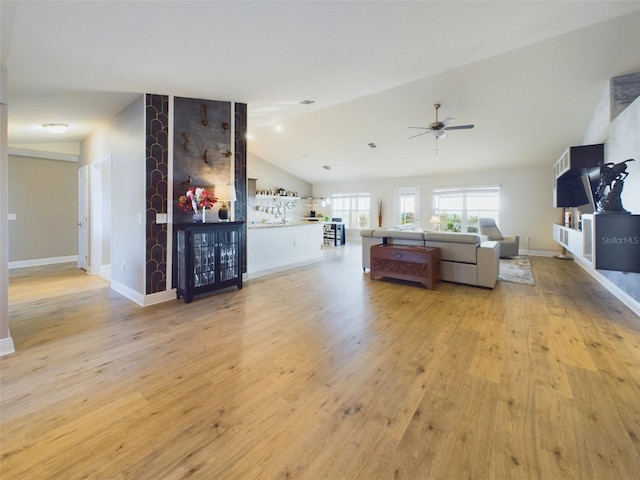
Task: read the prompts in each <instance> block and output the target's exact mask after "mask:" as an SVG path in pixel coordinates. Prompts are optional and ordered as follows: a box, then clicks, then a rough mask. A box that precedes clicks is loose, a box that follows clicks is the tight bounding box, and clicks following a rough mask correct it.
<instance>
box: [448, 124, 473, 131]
mask: <svg viewBox="0 0 640 480" xmlns="http://www.w3.org/2000/svg"><path fill="white" fill-rule="evenodd" d="M473 127H475V125H458V126H457V127H445V130H468V129H470V128H473Z"/></svg>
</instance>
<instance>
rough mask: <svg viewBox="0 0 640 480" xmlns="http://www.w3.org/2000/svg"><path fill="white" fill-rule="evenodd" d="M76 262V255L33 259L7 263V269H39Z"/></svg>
mask: <svg viewBox="0 0 640 480" xmlns="http://www.w3.org/2000/svg"><path fill="white" fill-rule="evenodd" d="M67 262H76V263H77V262H78V255H68V256H66V257H49V258H34V259H33V260H16V261H13V262H9V268H10V269H11V268H23V267H39V266H40V265H53V264H54V263H67Z"/></svg>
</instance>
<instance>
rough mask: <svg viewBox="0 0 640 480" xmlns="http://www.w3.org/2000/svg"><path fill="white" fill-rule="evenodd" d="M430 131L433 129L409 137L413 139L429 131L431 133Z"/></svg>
mask: <svg viewBox="0 0 640 480" xmlns="http://www.w3.org/2000/svg"><path fill="white" fill-rule="evenodd" d="M430 132H431V130H427V131H426V132H422V133H419V134H417V135H414V136H412V137H409V138H410V139H411V138H416V137H419V136H420V135H426V134H427V133H430Z"/></svg>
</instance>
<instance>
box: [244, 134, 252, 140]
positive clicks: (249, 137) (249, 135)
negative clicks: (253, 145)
mask: <svg viewBox="0 0 640 480" xmlns="http://www.w3.org/2000/svg"><path fill="white" fill-rule="evenodd" d="M245 137H246V138H247V140H253V133H247V134H246V135H245Z"/></svg>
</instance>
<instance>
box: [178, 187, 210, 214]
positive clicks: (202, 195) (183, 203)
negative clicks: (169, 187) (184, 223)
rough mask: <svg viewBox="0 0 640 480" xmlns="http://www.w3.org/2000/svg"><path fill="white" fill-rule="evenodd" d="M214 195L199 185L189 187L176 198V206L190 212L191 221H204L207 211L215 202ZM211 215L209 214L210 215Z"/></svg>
mask: <svg viewBox="0 0 640 480" xmlns="http://www.w3.org/2000/svg"><path fill="white" fill-rule="evenodd" d="M216 201H217V200H216V197H215V196H214V195H213V194H212V193H209V192H207V191H206V190H205V189H204V188H201V187H189V189H188V190H187V191H186V193H185V194H184V195H181V196H180V198H178V206H179V207H180V208H182V210H184V211H185V212H187V213H189V212H192V214H193V221H194V223H195V222H203V223H204V222H205V221H206V217H207V210H209V212H210V211H211V209H212V208H213V205H214V204H215V203H216ZM212 216H213V215H210V217H212Z"/></svg>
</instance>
